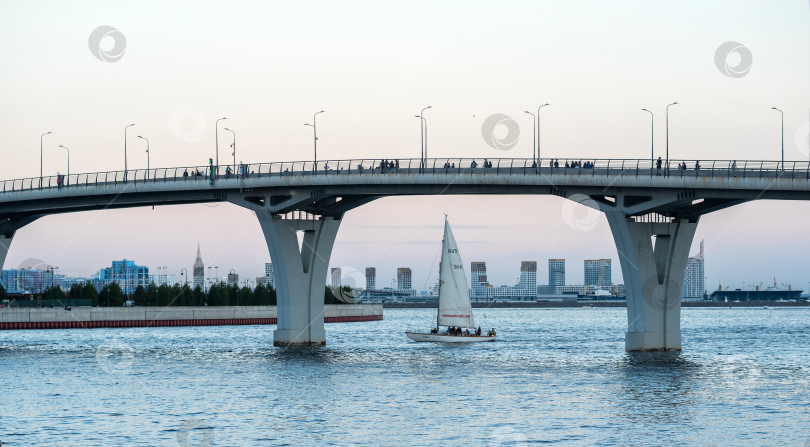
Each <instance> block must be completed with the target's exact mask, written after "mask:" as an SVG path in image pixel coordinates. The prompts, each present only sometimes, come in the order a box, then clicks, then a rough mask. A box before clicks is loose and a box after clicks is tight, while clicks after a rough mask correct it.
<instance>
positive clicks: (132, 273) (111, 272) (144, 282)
mask: <svg viewBox="0 0 810 447" xmlns="http://www.w3.org/2000/svg"><path fill="white" fill-rule="evenodd" d="M98 279H99V282H101V284H109V283H111V282H114V283H116V284H118V287H120V288H121V290H122V291H123V292H124V295H131V294H133V293H135V289H137V288H138V286H144V287H146V286H148V285H149V268H147V267H144V266H141V265H135V262H134V261H127V260H126V259H124V260H122V261H113V262H112V266H111V267H109V268H105V269H101V270H99V272H98Z"/></svg>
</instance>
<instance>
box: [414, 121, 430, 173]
mask: <svg viewBox="0 0 810 447" xmlns="http://www.w3.org/2000/svg"><path fill="white" fill-rule="evenodd" d="M414 117H416V118H419V126H420V129H422V130H421V131H420V133H419V138H420V139H421V140H422V145H421V147H420V152H419V169H420V171H419V172H421V169H422V168H423V167H424V164H425V163H424V157H423V155H424V152H425V139H424V137H423V136H422V133H423V132H424V128H425V127H427V123H426V122H425V118H424V117H423V116H422V115H414Z"/></svg>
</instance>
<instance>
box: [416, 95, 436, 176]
mask: <svg viewBox="0 0 810 447" xmlns="http://www.w3.org/2000/svg"><path fill="white" fill-rule="evenodd" d="M432 108H433V106H427V107H425V108H424V109H422V111H421V112H419V117H420V118H422V121H421V122H420V123H419V124H420V126H419V128H420V130H421V132H420V133H419V135H420V137H421V138H422V163H421V164H422V165H423V166H422V167H427V119H425V110H427V109H432Z"/></svg>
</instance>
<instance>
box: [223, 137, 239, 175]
mask: <svg viewBox="0 0 810 447" xmlns="http://www.w3.org/2000/svg"><path fill="white" fill-rule="evenodd" d="M223 130H227V131H228V132H230V133H232V134H233V143H231V147H232V148H233V153H232V154H231V155H233V172H234V173H236V132H234V131H232V130H231V129H228V128H227V127H226V128H224V129H223Z"/></svg>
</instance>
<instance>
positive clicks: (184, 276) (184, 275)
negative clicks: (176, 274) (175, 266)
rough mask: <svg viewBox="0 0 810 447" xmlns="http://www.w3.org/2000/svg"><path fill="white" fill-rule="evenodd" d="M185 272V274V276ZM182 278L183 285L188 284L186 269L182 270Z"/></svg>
mask: <svg viewBox="0 0 810 447" xmlns="http://www.w3.org/2000/svg"><path fill="white" fill-rule="evenodd" d="M183 272H185V274H184V273H183ZM180 276H182V277H183V284H188V269H186V268H185V267H183V268H181V269H180Z"/></svg>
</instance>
